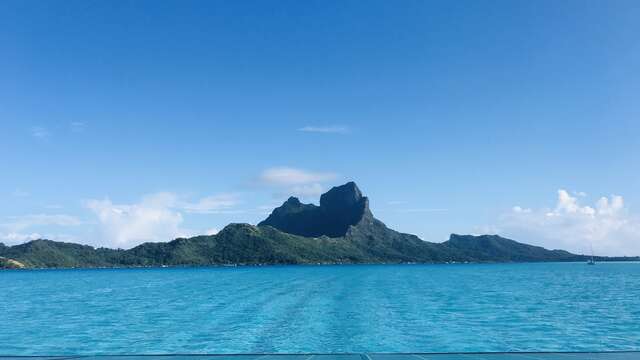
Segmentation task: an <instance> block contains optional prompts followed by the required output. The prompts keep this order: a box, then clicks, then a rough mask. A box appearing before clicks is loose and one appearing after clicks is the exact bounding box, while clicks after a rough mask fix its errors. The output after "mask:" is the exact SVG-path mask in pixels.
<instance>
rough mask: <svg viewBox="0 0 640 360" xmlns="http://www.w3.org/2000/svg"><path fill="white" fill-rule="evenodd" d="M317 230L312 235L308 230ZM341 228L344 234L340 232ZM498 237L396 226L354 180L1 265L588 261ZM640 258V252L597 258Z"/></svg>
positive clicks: (20, 253)
mask: <svg viewBox="0 0 640 360" xmlns="http://www.w3.org/2000/svg"><path fill="white" fill-rule="evenodd" d="M309 234H313V236H309ZM336 234H339V236H335V235H336ZM586 259H587V257H586V256H584V255H575V254H571V253H569V252H566V251H563V250H547V249H544V248H541V247H538V246H531V245H526V244H522V243H519V242H516V241H513V240H509V239H505V238H502V237H500V236H497V235H483V236H471V235H456V234H453V235H451V237H450V239H449V240H448V241H446V242H444V243H431V242H426V241H422V240H421V239H419V238H418V237H417V236H415V235H410V234H403V233H399V232H397V231H394V230H391V229H389V228H387V227H386V226H385V224H384V223H382V222H381V221H379V220H377V219H376V218H374V217H373V214H371V211H370V210H369V206H368V199H367V198H366V197H363V196H362V194H361V193H360V190H359V189H358V188H357V186H356V185H355V184H354V183H348V184H345V185H342V186H339V187H336V188H333V189H331V190H330V191H329V192H328V193H326V194H324V195H323V196H322V198H321V202H320V206H313V205H306V204H301V203H300V202H299V201H298V199H295V198H290V199H289V200H287V202H285V204H283V206H281V207H279V208H277V209H275V210H274V211H273V213H272V214H271V215H270V216H269V218H267V220H265V221H263V222H262V223H260V224H259V226H252V225H249V224H230V225H228V226H226V227H225V228H224V229H223V230H222V231H221V232H219V233H218V234H216V235H211V236H196V237H193V238H189V239H183V238H180V239H175V240H173V241H170V242H166V243H145V244H142V245H139V246H136V247H134V248H132V249H129V250H121V249H118V250H116V249H107V248H97V249H96V248H93V247H91V246H87V245H79V244H71V243H64V242H56V241H51V240H34V241H30V242H28V243H25V244H21V245H15V246H5V245H3V244H0V268H21V267H25V268H72V267H135V266H207V265H228V264H239V265H258V264H343V263H442V262H525V261H586ZM596 260H599V261H606V260H640V259H639V258H637V257H636V258H602V257H600V258H597V259H596Z"/></svg>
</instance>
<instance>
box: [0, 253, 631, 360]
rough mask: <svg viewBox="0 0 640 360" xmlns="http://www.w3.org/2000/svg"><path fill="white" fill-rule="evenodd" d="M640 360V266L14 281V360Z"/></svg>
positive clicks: (102, 273) (3, 348) (1, 280)
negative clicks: (189, 359)
mask: <svg viewBox="0 0 640 360" xmlns="http://www.w3.org/2000/svg"><path fill="white" fill-rule="evenodd" d="M603 350H640V263H600V264H598V265H596V266H587V265H586V264H583V263H537V264H450V265H344V266H265V267H210V268H154V269H94V270H91V269H86V270H76V269H73V270H30V271H16V270H11V271H0V355H66V354H69V355H70V354H85V355H86V354H160V353H174V354H175V353H313V352H320V353H342V352H467V351H474V352H475V351H479V352H484V351H603Z"/></svg>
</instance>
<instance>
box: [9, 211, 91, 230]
mask: <svg viewBox="0 0 640 360" xmlns="http://www.w3.org/2000/svg"><path fill="white" fill-rule="evenodd" d="M7 220H8V221H6V222H4V223H2V224H0V227H2V228H5V229H8V230H9V231H10V232H18V231H22V230H25V229H28V228H31V227H34V226H50V225H54V226H77V225H81V224H82V221H80V220H79V219H78V218H76V217H74V216H71V215H65V214H55V215H49V214H30V215H22V216H9V217H7Z"/></svg>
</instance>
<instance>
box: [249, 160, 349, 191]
mask: <svg viewBox="0 0 640 360" xmlns="http://www.w3.org/2000/svg"><path fill="white" fill-rule="evenodd" d="M337 177H338V175H337V174H335V173H332V172H313V171H308V170H302V169H296V168H291V167H273V168H269V169H266V170H264V171H263V172H262V173H261V174H260V176H259V181H260V183H262V184H263V185H267V186H270V187H274V188H276V189H277V196H278V197H280V196H283V195H284V196H290V195H295V196H299V197H317V196H319V195H320V194H322V193H323V192H324V189H325V187H324V186H323V184H322V183H324V182H327V181H331V180H335V179H336V178H337Z"/></svg>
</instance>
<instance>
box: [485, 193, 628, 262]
mask: <svg viewBox="0 0 640 360" xmlns="http://www.w3.org/2000/svg"><path fill="white" fill-rule="evenodd" d="M585 196H586V194H584V193H576V196H572V195H571V194H570V193H569V192H568V191H566V190H563V189H560V190H558V193H557V201H556V205H555V207H553V208H542V209H531V208H526V207H521V206H514V207H513V208H512V209H511V211H510V212H508V213H506V214H503V215H502V216H501V218H500V219H499V221H498V224H497V225H496V226H495V227H492V228H491V230H492V232H497V233H500V234H501V235H504V236H506V237H510V238H513V239H515V240H517V241H522V242H526V243H531V244H536V245H541V246H544V247H546V248H550V249H563V250H568V251H572V252H576V253H589V252H590V247H591V246H593V250H594V252H595V253H596V255H608V256H622V255H627V256H637V255H640V217H638V215H635V214H631V213H630V212H629V210H628V208H627V207H626V206H625V204H624V199H623V197H622V196H619V195H611V196H610V197H600V198H599V199H598V200H597V201H596V202H595V204H593V205H583V204H581V202H580V200H581V199H580V198H584V197H585ZM579 197H580V198H579Z"/></svg>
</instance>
